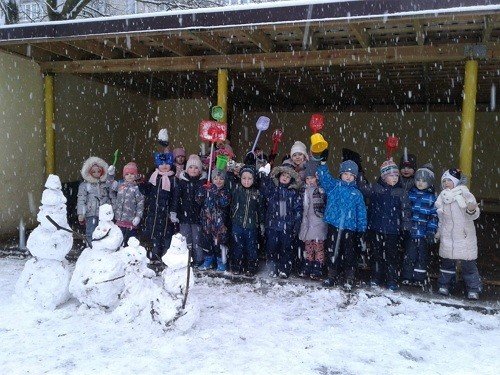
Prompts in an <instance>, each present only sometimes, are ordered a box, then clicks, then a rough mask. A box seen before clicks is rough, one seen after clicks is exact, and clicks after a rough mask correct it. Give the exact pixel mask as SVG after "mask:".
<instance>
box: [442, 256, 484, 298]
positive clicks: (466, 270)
mask: <svg viewBox="0 0 500 375" xmlns="http://www.w3.org/2000/svg"><path fill="white" fill-rule="evenodd" d="M457 262H460V263H461V264H462V277H463V279H464V282H465V285H466V287H467V292H477V293H479V292H481V290H482V288H483V286H482V283H481V277H480V276H479V270H478V269H477V263H476V260H475V259H474V260H457V259H448V258H441V266H440V267H439V279H438V285H439V287H445V288H447V289H450V284H453V283H454V282H455V281H456V268H457Z"/></svg>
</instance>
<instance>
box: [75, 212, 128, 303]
mask: <svg viewBox="0 0 500 375" xmlns="http://www.w3.org/2000/svg"><path fill="white" fill-rule="evenodd" d="M113 216H114V214H113V208H112V207H111V205H109V204H103V205H102V206H100V207H99V224H98V226H97V228H96V229H95V230H94V232H93V233H92V248H86V249H85V250H83V252H82V254H81V255H80V257H79V258H78V261H77V262H76V265H75V271H74V272H73V277H72V278H71V282H70V284H69V291H70V293H71V294H72V295H73V296H74V297H75V298H76V299H78V300H79V301H80V302H81V303H83V304H85V305H87V306H89V307H97V308H103V309H106V310H108V309H109V310H113V309H114V308H115V307H116V306H117V305H118V302H119V299H120V294H121V293H122V292H123V289H124V280H123V279H124V272H125V264H124V262H123V260H122V257H121V256H120V254H119V253H117V251H118V249H119V248H120V246H121V244H122V242H123V234H122V232H121V230H120V228H119V227H118V226H117V225H116V224H114V223H113Z"/></svg>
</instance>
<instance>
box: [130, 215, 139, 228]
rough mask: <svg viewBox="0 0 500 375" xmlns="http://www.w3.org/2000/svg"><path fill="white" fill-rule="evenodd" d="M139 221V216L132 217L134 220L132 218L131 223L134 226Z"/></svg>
mask: <svg viewBox="0 0 500 375" xmlns="http://www.w3.org/2000/svg"><path fill="white" fill-rule="evenodd" d="M140 221H141V218H140V217H134V220H132V225H133V226H134V227H136V226H138V225H139V223H140Z"/></svg>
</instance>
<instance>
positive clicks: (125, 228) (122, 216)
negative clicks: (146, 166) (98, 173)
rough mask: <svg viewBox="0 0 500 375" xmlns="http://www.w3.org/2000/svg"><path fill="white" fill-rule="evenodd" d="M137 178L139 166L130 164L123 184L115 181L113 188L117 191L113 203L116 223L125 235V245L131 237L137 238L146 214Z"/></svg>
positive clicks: (124, 169)
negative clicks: (138, 229) (142, 219)
mask: <svg viewBox="0 0 500 375" xmlns="http://www.w3.org/2000/svg"><path fill="white" fill-rule="evenodd" d="M137 178H138V170H137V164H136V163H134V162H130V163H128V164H126V165H125V166H124V167H123V182H121V183H119V182H117V181H115V182H114V183H113V187H112V188H113V190H114V191H116V198H115V199H114V202H113V211H114V213H115V221H116V225H118V227H120V229H121V231H122V233H123V243H124V244H125V245H126V244H127V243H128V239H129V238H130V237H137V227H138V225H139V223H140V221H141V218H142V214H143V212H144V195H142V193H141V192H140V191H139V186H138V185H137V182H136V180H137Z"/></svg>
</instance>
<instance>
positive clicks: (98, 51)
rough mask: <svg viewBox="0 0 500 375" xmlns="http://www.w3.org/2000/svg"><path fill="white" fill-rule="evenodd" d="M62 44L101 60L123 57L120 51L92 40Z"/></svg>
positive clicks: (69, 41)
mask: <svg viewBox="0 0 500 375" xmlns="http://www.w3.org/2000/svg"><path fill="white" fill-rule="evenodd" d="M64 43H66V44H68V45H71V46H73V47H76V48H79V49H81V50H84V51H87V52H89V53H91V54H93V55H96V56H100V57H101V58H102V59H116V58H121V57H123V52H122V51H121V50H118V49H116V48H113V47H107V46H105V45H103V44H101V43H98V42H96V41H94V40H87V39H84V40H68V41H66V42H64Z"/></svg>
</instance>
